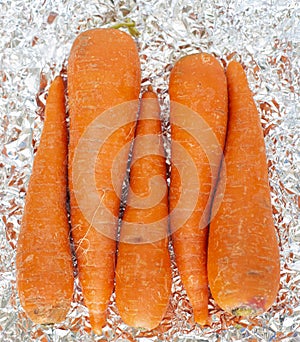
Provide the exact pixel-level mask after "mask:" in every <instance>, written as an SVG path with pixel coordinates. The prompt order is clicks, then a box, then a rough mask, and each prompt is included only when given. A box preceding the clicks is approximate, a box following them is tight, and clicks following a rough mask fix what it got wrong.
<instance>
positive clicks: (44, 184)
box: [16, 77, 74, 324]
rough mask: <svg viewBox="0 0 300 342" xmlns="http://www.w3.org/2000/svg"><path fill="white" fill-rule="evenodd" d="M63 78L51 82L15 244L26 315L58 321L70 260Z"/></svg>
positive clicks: (66, 305) (69, 281)
mask: <svg viewBox="0 0 300 342" xmlns="http://www.w3.org/2000/svg"><path fill="white" fill-rule="evenodd" d="M64 100H65V99H64V84H63V81H62V78H61V77H56V78H55V80H54V81H53V83H52V84H51V86H50V89H49V94H48V98H47V103H46V109H45V122H44V128H43V132H42V135H41V139H40V145H39V148H38V151H37V153H36V156H35V158H34V163H33V169H32V174H31V177H30V181H29V185H28V190H27V194H26V202H25V209H24V215H23V219H22V224H21V230H20V234H19V239H18V245H17V257H16V268H17V288H18V293H19V297H20V302H21V305H22V307H23V309H24V310H25V312H26V313H27V315H28V316H29V318H30V319H31V320H32V321H33V322H35V323H40V324H50V323H58V322H60V321H62V320H63V319H64V318H65V316H66V314H67V312H68V310H69V309H70V304H71V300H72V296H73V284H74V279H73V265H72V257H71V250H70V241H69V224H68V216H67V210H66V197H67V128H66V120H65V116H66V114H65V101H64Z"/></svg>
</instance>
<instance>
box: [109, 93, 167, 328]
mask: <svg viewBox="0 0 300 342" xmlns="http://www.w3.org/2000/svg"><path fill="white" fill-rule="evenodd" d="M167 234H168V190H167V182H166V161H165V156H164V148H163V142H162V138H161V123H160V120H159V104H158V100H157V96H156V94H155V93H153V92H152V91H148V92H146V93H145V94H144V95H143V97H142V103H141V112H140V118H139V120H138V124H137V131H136V138H135V141H134V149H133V158H132V166H131V170H130V189H129V194H128V201H127V206H126V209H125V212H124V217H123V222H122V225H121V232H120V242H119V248H118V260H117V268H116V303H117V307H118V310H119V313H120V315H121V318H122V319H123V321H124V322H125V323H126V324H128V325H130V326H133V327H140V328H144V329H147V330H151V329H154V328H155V327H157V326H158V325H159V323H160V322H161V320H162V318H163V317H164V315H165V313H166V310H167V306H168V303H169V298H170V294H171V283H172V276H171V265H170V256H169V251H168V237H167Z"/></svg>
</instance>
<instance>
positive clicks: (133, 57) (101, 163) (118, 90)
mask: <svg viewBox="0 0 300 342" xmlns="http://www.w3.org/2000/svg"><path fill="white" fill-rule="evenodd" d="M140 78H141V75H140V63H139V56H138V51H137V48H136V45H135V42H134V41H133V39H132V38H131V37H130V36H129V35H128V34H126V33H124V32H122V31H119V30H116V29H94V30H89V31H86V32H84V33H82V34H80V35H79V36H78V37H77V39H76V40H75V42H74V44H73V47H72V49H71V53H70V57H69V66H68V94H69V106H70V143H69V161H70V163H69V165H70V167H69V180H70V203H71V223H72V234H73V237H74V243H75V247H76V256H77V259H78V269H79V279H80V282H81V286H82V289H83V296H84V302H85V304H86V306H87V307H88V309H89V314H90V321H91V325H92V328H93V330H94V332H95V333H98V334H99V333H101V330H102V327H103V325H104V324H105V321H106V313H107V306H108V303H109V300H110V296H111V294H112V291H113V282H114V268H115V253H116V241H115V238H116V227H117V218H118V213H119V205H120V200H119V197H120V195H121V186H122V182H123V178H124V176H125V173H126V163H127V158H128V151H129V144H127V143H129V142H130V141H132V139H133V137H134V127H135V116H136V112H134V111H131V112H130V113H129V114H128V120H127V123H126V122H125V123H124V124H123V123H122V120H123V118H124V115H125V114H124V111H128V106H129V105H128V106H127V107H126V105H125V107H122V106H121V107H119V108H118V107H115V106H117V105H121V104H124V103H127V102H128V101H134V103H135V104H137V101H138V97H139V93H140ZM129 107H130V106H129ZM112 121H115V122H116V127H115V129H114V130H111V131H110V130H109V125H110V123H111V122H112ZM118 123H120V125H119V126H118ZM120 126H122V127H120ZM90 129H91V131H90V133H89V134H90V135H89V134H88V135H87V132H89V130H90ZM107 130H108V131H109V134H108V137H107V139H105V141H103V144H102V146H99V150H97V149H95V146H96V145H97V143H98V141H99V140H101V139H102V138H103V135H105V134H106V133H105V132H106V131H107ZM84 141H86V143H87V145H84V143H83V142H84ZM89 144H90V145H89ZM124 145H126V146H127V145H128V149H127V150H126V151H127V152H126V151H125V152H126V153H124V155H123V158H121V159H119V160H118V162H117V163H114V160H115V159H116V156H117V155H118V152H119V151H120V149H121V148H122V147H123V146H124ZM80 146H81V147H80ZM82 146H83V147H82ZM79 147H80V148H79ZM93 149H95V151H93ZM93 157H95V158H96V159H95V160H96V161H95V163H94V161H92V160H91V158H93ZM93 164H94V165H93ZM112 171H113V172H115V174H116V175H117V177H115V178H116V181H115V183H113V181H112V175H111V172H112ZM93 181H95V188H96V190H97V196H96V197H97V198H96V199H95V198H94V197H91V196H92V195H93V194H91V192H90V191H89V189H90V186H91V182H93ZM82 203H84V204H85V205H86V207H82ZM91 208H92V209H91ZM89 210H92V217H91V216H89V215H90V213H89V212H88V211H89Z"/></svg>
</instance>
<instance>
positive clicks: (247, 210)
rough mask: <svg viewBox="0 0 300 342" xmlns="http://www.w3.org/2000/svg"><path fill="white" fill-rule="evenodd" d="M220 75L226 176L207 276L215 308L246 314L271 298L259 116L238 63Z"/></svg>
mask: <svg viewBox="0 0 300 342" xmlns="http://www.w3.org/2000/svg"><path fill="white" fill-rule="evenodd" d="M226 76H227V80H228V94H229V124H228V133H227V134H228V135H227V140H226V146H225V164H226V179H224V177H225V176H224V173H223V172H222V173H221V176H222V178H221V180H220V182H221V181H222V182H226V188H225V193H224V197H223V200H222V202H221V206H220V208H219V210H218V211H217V213H216V215H215V217H214V218H213V220H212V222H211V224H210V233H209V245H208V279H209V285H210V289H211V292H212V295H213V298H214V299H215V300H216V302H217V304H219V305H220V307H221V308H223V309H224V310H226V311H228V312H232V313H234V314H235V315H238V316H248V315H254V314H258V313H261V312H263V311H266V310H267V309H268V308H269V307H270V306H271V305H272V304H273V302H274V301H275V299H276V294H277V291H278V286H279V273H280V272H279V270H280V269H279V251H278V243H277V240H276V233H275V229H274V223H273V218H272V206H271V201H270V188H269V184H268V171H267V161H266V150H265V145H264V137H263V131H262V127H261V124H260V119H259V115H258V112H257V109H256V106H255V103H254V100H253V97H252V94H251V91H250V89H249V86H248V83H247V78H246V74H245V72H244V70H243V67H242V66H241V65H240V64H239V63H238V62H235V61H234V62H231V63H230V64H229V66H228V68H227V73H226ZM220 195H223V194H220V191H219V190H218V192H217V195H216V198H218V196H220Z"/></svg>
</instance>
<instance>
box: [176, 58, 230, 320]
mask: <svg viewBox="0 0 300 342" xmlns="http://www.w3.org/2000/svg"><path fill="white" fill-rule="evenodd" d="M169 93H170V99H171V114H170V115H171V122H172V116H175V115H176V113H175V112H174V113H173V112H172V103H174V102H175V105H176V103H180V104H182V105H185V106H187V107H189V108H190V110H191V111H194V112H196V113H197V115H199V116H200V117H201V118H202V119H203V120H205V121H206V123H207V124H208V125H209V127H210V129H211V131H212V133H211V134H213V135H214V136H215V137H216V139H217V141H218V144H219V147H220V150H219V152H216V153H215V155H214V156H213V160H210V161H209V160H208V158H207V156H206V153H205V150H204V149H203V146H200V145H199V143H198V142H197V140H195V139H194V137H193V136H191V135H190V134H189V133H187V132H186V128H187V127H188V126H189V125H190V127H193V125H194V124H195V123H194V122H193V121H192V120H193V119H190V120H191V121H192V122H189V121H188V118H184V120H183V122H182V124H181V125H180V126H181V127H179V126H178V125H171V137H172V145H171V160H173V158H175V157H176V159H177V160H180V159H182V160H184V156H182V157H181V156H180V155H175V154H176V153H177V152H176V151H175V149H174V148H173V145H174V143H173V142H176V143H179V144H180V145H181V146H182V147H183V148H184V150H185V151H186V152H187V153H188V154H189V155H190V156H191V157H192V159H193V163H194V165H195V166H196V169H197V173H198V174H197V175H196V176H197V178H198V180H199V186H200V188H199V189H200V190H199V189H197V188H195V189H190V188H186V187H184V186H182V184H183V182H182V179H180V176H179V175H178V173H177V172H176V171H175V170H174V171H173V166H172V171H171V184H170V211H171V220H170V223H171V231H172V239H173V245H174V251H175V257H176V263H177V266H178V269H179V273H180V276H181V279H182V282H183V285H184V288H185V290H186V292H187V295H188V298H189V300H190V302H191V305H192V308H193V312H194V320H195V322H197V323H199V324H201V325H205V324H207V322H208V295H209V293H208V280H207V238H208V237H207V236H208V228H207V224H208V211H207V206H210V203H209V202H210V201H211V200H210V199H209V194H210V192H211V191H213V189H214V187H215V183H216V178H217V172H218V171H216V170H217V169H218V168H219V165H220V161H221V157H222V151H223V147H224V142H225V135H226V126H227V84H226V77H225V72H224V70H223V68H222V66H221V65H220V63H219V62H218V61H217V60H216V59H215V58H214V57H213V56H211V55H209V54H207V53H200V54H194V55H189V56H185V57H183V58H181V59H180V60H179V61H177V63H176V64H175V65H174V68H173V70H172V71H171V75H170V84H169ZM200 134H201V133H200ZM210 163H213V164H214V166H215V167H216V168H215V171H211V168H210V166H211V165H210ZM189 172H190V173H192V172H194V171H193V170H192V169H190V170H188V171H186V174H185V175H184V176H183V177H186V178H187V179H188V178H191V176H192V175H191V174H190V173H189ZM212 172H213V173H212ZM188 191H189V192H190V193H191V194H194V195H195V196H196V197H197V202H196V206H195V208H194V209H193V210H191V209H190V208H189V204H188V203H187V204H186V210H188V211H189V218H188V220H187V221H186V222H185V223H184V224H183V225H182V226H180V227H179V228H176V229H174V227H175V226H176V219H172V211H173V210H174V208H176V205H177V201H178V198H179V197H180V193H181V194H182V193H184V192H188ZM195 191H196V192H197V193H195ZM198 191H199V193H198ZM205 208H206V211H205V212H204V210H205Z"/></svg>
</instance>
